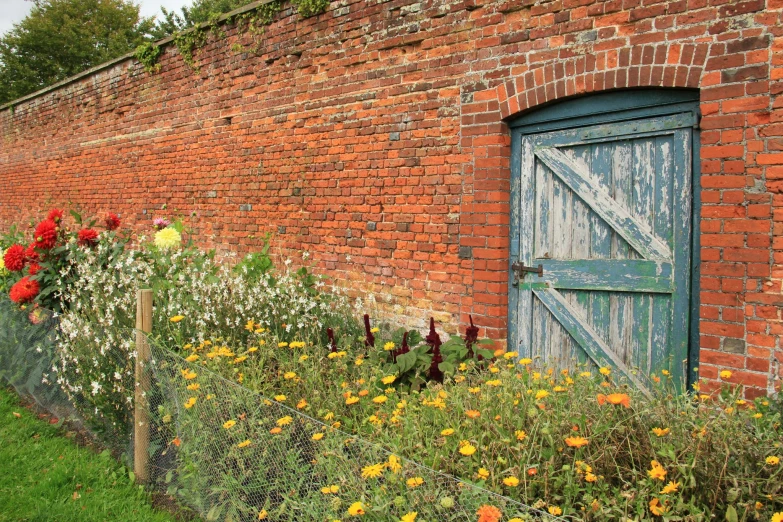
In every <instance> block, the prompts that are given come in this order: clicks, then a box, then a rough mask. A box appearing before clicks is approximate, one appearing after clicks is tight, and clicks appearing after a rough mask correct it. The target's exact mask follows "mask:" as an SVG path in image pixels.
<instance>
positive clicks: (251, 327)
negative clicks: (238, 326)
mask: <svg viewBox="0 0 783 522" xmlns="http://www.w3.org/2000/svg"><path fill="white" fill-rule="evenodd" d="M255 329H256V326H255V323H254V322H253V320H252V319H248V321H247V324H245V330H247V331H248V332H252V331H253V330H255Z"/></svg>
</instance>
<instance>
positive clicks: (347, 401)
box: [345, 396, 359, 406]
mask: <svg viewBox="0 0 783 522" xmlns="http://www.w3.org/2000/svg"><path fill="white" fill-rule="evenodd" d="M357 402H359V397H354V396H351V397H348V398H347V399H345V404H347V405H348V406H350V405H351V404H356V403H357Z"/></svg>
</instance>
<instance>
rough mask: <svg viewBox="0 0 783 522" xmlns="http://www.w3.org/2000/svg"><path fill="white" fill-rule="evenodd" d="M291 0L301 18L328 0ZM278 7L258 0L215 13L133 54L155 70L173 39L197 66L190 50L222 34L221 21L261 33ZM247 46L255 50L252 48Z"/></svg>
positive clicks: (275, 2) (269, 0)
mask: <svg viewBox="0 0 783 522" xmlns="http://www.w3.org/2000/svg"><path fill="white" fill-rule="evenodd" d="M291 3H292V4H293V5H294V6H296V8H297V11H298V12H299V15H300V16H302V17H303V18H309V17H311V16H315V15H318V14H321V13H323V12H324V11H326V8H327V7H328V6H329V0H291ZM281 8H282V1H281V0H261V2H256V3H255V4H249V5H247V6H245V7H242V8H240V9H237V10H235V11H232V12H230V13H227V14H223V15H215V17H214V18H213V19H211V20H209V21H208V22H205V23H203V24H199V25H197V26H196V27H191V28H189V29H186V30H184V31H178V32H176V33H174V34H173V35H172V36H171V38H166V39H163V40H161V41H159V42H147V43H144V44H142V45H140V46H139V47H137V48H136V51H135V53H134V56H135V58H136V59H137V60H138V61H139V62H140V63H141V64H142V65H143V66H144V69H145V70H146V71H147V72H149V73H154V72H157V71H159V70H160V64H159V63H158V59H159V58H160V55H161V54H163V45H165V44H167V43H168V42H173V43H174V45H175V46H176V47H177V50H179V52H180V54H181V55H182V58H183V59H184V60H185V63H187V64H188V65H189V66H190V67H191V68H192V69H194V70H198V66H197V64H196V61H195V59H194V57H193V53H194V52H195V51H196V50H197V49H198V48H200V47H203V46H204V45H205V44H206V43H207V40H208V38H209V36H210V35H214V36H217V37H222V36H223V35H224V33H223V32H222V30H221V26H222V25H223V24H232V23H233V24H236V26H237V28H238V30H239V32H240V33H243V32H247V33H250V34H260V33H263V31H264V27H265V26H267V25H269V24H271V23H272V22H273V21H274V19H275V17H276V16H277V14H278V13H279V12H280V9H281ZM234 50H236V51H239V52H242V51H246V50H248V49H245V48H243V47H242V46H241V45H238V46H235V47H234ZM250 50H251V51H255V50H256V48H254V49H250Z"/></svg>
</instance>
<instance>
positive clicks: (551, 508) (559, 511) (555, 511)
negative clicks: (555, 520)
mask: <svg viewBox="0 0 783 522" xmlns="http://www.w3.org/2000/svg"><path fill="white" fill-rule="evenodd" d="M547 511H549V514H550V515H554V516H558V515H562V514H563V510H562V509H560V508H559V507H557V506H549V507H548V508H547Z"/></svg>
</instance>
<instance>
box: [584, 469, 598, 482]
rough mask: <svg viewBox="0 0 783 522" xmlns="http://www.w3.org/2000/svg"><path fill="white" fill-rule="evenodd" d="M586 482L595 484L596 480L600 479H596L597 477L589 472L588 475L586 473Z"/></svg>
mask: <svg viewBox="0 0 783 522" xmlns="http://www.w3.org/2000/svg"><path fill="white" fill-rule="evenodd" d="M585 480H586V481H587V482H595V481H596V480H598V477H596V476H595V475H593V474H592V473H591V472H589V471H588V472H587V473H585Z"/></svg>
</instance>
